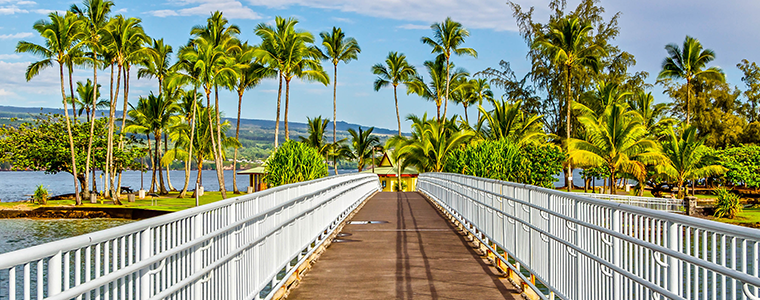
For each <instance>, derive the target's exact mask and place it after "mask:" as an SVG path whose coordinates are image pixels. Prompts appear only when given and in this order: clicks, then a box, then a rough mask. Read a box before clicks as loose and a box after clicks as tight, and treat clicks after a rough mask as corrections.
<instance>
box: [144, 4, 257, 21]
mask: <svg viewBox="0 0 760 300" xmlns="http://www.w3.org/2000/svg"><path fill="white" fill-rule="evenodd" d="M176 3H177V4H179V5H181V6H184V5H188V4H193V5H196V4H199V3H200V5H197V6H194V7H188V8H178V9H174V10H172V9H162V10H154V11H150V12H148V14H151V15H153V16H156V17H162V18H163V17H173V16H205V15H209V14H211V13H212V12H214V11H217V10H218V11H222V12H224V16H225V17H227V18H230V19H251V20H256V19H261V18H262V16H261V15H260V14H258V13H256V12H254V11H253V10H252V9H250V8H248V7H246V6H244V5H243V4H242V3H240V2H239V1H231V0H222V1H214V0H202V1H197V0H196V1H193V0H190V1H178V2H176Z"/></svg>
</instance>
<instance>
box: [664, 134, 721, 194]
mask: <svg viewBox="0 0 760 300" xmlns="http://www.w3.org/2000/svg"><path fill="white" fill-rule="evenodd" d="M704 141H705V138H698V137H697V128H696V127H694V126H689V127H687V128H686V129H684V130H682V131H681V132H677V131H676V130H674V129H673V127H669V128H668V129H667V133H666V139H665V141H663V142H662V153H663V154H664V155H665V156H666V157H667V158H668V159H669V160H670V163H669V164H664V165H660V166H657V167H656V170H657V171H658V172H659V173H660V174H661V175H662V176H663V177H665V178H667V179H669V180H671V181H675V182H676V186H677V187H678V197H679V198H683V197H684V196H686V193H685V190H686V189H685V186H684V182H685V181H686V180H689V179H691V180H695V179H698V178H705V177H709V176H715V175H721V174H723V173H725V172H726V169H725V168H724V167H723V166H720V165H713V164H710V160H709V157H708V156H706V155H703V153H704V151H701V150H702V149H701V148H703V147H705V146H704Z"/></svg>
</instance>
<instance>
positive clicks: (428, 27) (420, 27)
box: [396, 24, 430, 30]
mask: <svg viewBox="0 0 760 300" xmlns="http://www.w3.org/2000/svg"><path fill="white" fill-rule="evenodd" d="M396 28H401V29H412V30H419V29H430V25H418V24H404V25H400V26H396Z"/></svg>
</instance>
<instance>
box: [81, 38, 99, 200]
mask: <svg viewBox="0 0 760 300" xmlns="http://www.w3.org/2000/svg"><path fill="white" fill-rule="evenodd" d="M92 59H93V60H97V59H98V52H97V51H93V54H92ZM92 84H93V87H95V88H97V86H98V65H97V62H95V63H94V64H93V67H92ZM97 96H98V94H97V93H92V122H91V123H90V138H89V141H88V143H87V160H86V161H85V165H84V173H85V174H86V175H85V176H84V178H85V180H87V179H86V178H87V175H89V174H90V160H91V159H92V140H93V136H94V135H95V111H96V105H97V104H98V97H97ZM88 188H89V185H88ZM88 188H83V190H84V193H83V194H84V197H85V198H89V197H90V192H89V190H88Z"/></svg>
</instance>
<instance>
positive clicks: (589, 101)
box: [573, 81, 633, 116]
mask: <svg viewBox="0 0 760 300" xmlns="http://www.w3.org/2000/svg"><path fill="white" fill-rule="evenodd" d="M631 96H633V93H631V92H628V91H621V90H620V89H619V87H618V84H617V83H614V82H610V83H607V82H604V81H600V82H597V84H596V86H595V88H594V90H593V91H590V92H588V93H586V94H584V95H583V96H581V99H580V100H581V103H582V104H583V105H581V106H574V107H573V109H576V110H578V113H579V114H591V115H593V116H599V115H601V114H602V113H603V112H604V111H605V109H607V107H608V106H610V105H616V104H620V103H625V102H626V99H629V98H631ZM584 108H587V109H588V110H586V109H584Z"/></svg>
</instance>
